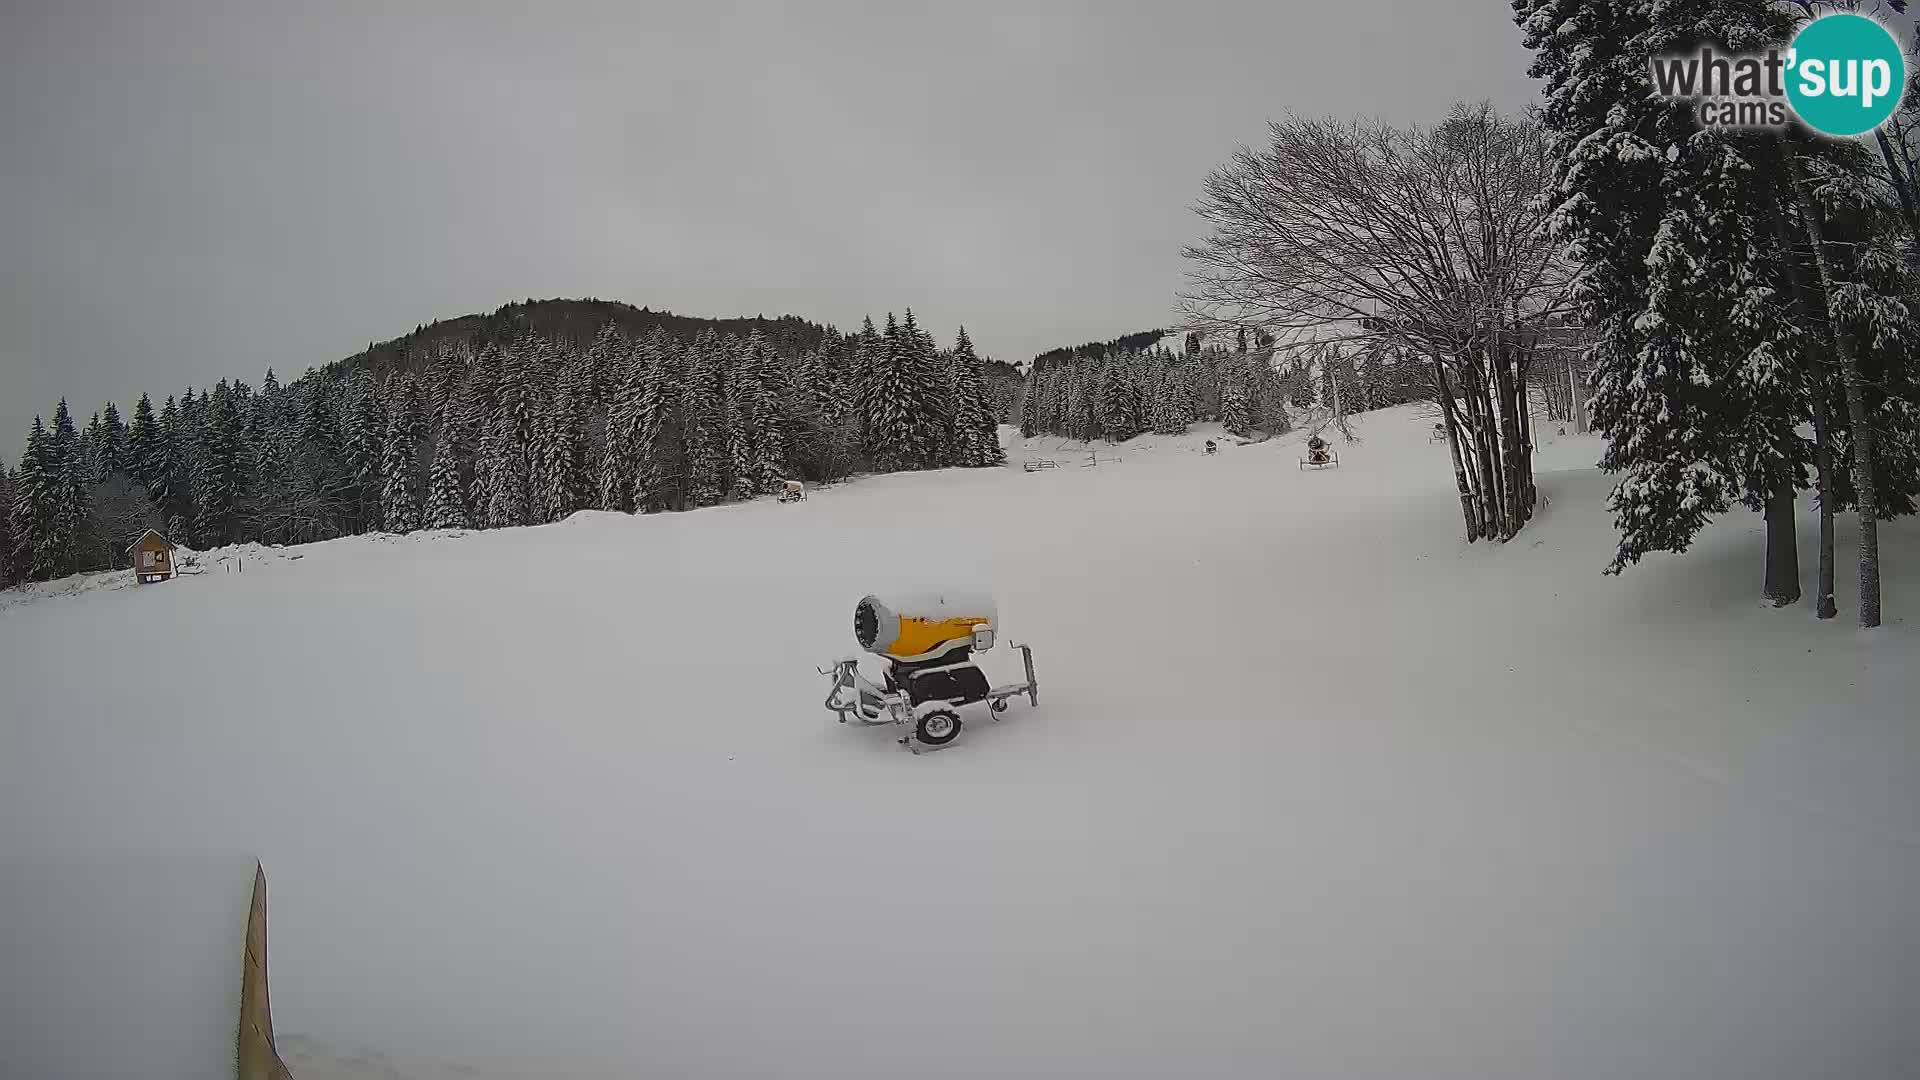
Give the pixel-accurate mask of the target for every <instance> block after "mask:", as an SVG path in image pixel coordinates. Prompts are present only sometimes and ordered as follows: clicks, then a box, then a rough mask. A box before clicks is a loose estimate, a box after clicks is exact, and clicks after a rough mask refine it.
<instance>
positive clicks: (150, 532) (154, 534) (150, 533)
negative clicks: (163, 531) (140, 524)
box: [127, 529, 180, 551]
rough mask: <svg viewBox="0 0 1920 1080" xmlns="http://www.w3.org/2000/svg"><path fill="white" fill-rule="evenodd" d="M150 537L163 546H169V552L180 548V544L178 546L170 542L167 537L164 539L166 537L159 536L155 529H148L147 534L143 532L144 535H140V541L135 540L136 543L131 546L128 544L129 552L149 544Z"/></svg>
mask: <svg viewBox="0 0 1920 1080" xmlns="http://www.w3.org/2000/svg"><path fill="white" fill-rule="evenodd" d="M149 536H151V537H153V538H154V539H156V540H158V541H160V542H161V543H163V544H165V545H167V550H168V551H172V550H173V549H175V548H177V547H179V546H180V545H179V544H176V543H174V542H173V541H171V540H169V539H167V538H166V537H164V536H161V535H160V534H159V533H158V532H156V531H155V530H153V529H148V530H147V531H146V532H143V533H141V534H140V539H138V540H135V541H134V542H133V543H131V544H128V545H127V550H128V551H132V550H133V549H134V548H137V547H139V546H140V545H141V544H144V543H146V542H147V537H149Z"/></svg>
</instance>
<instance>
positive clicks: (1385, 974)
mask: <svg viewBox="0 0 1920 1080" xmlns="http://www.w3.org/2000/svg"><path fill="white" fill-rule="evenodd" d="M1425 426H1426V425H1425V422H1424V421H1422V420H1420V419H1418V418H1417V417H1415V416H1414V415H1413V413H1412V412H1411V411H1409V410H1394V411H1390V412H1387V413H1383V414H1377V415H1375V416H1373V417H1371V418H1369V420H1368V422H1367V423H1366V424H1365V425H1364V427H1362V429H1361V434H1362V435H1363V437H1364V441H1363V442H1361V443H1359V444H1357V445H1352V446H1346V445H1339V446H1338V449H1339V450H1340V453H1341V457H1342V459H1343V461H1344V462H1345V464H1344V466H1343V467H1342V468H1340V469H1337V470H1328V471H1324V472H1308V473H1302V472H1300V471H1298V470H1297V469H1296V468H1295V460H1296V458H1297V456H1298V454H1299V452H1300V448H1299V446H1298V437H1297V436H1294V437H1288V438H1286V439H1282V440H1275V441H1272V442H1269V443H1263V444H1257V445H1249V446H1236V445H1231V444H1229V445H1227V446H1225V447H1224V449H1223V450H1222V452H1221V453H1220V454H1219V455H1218V456H1217V457H1214V458H1207V457H1204V456H1202V455H1201V454H1200V453H1199V452H1198V449H1197V448H1198V446H1199V443H1200V441H1201V434H1199V433H1196V434H1194V435H1189V436H1184V437H1181V438H1177V439H1168V438H1163V437H1154V436H1147V437H1144V438H1142V439H1139V440H1136V441H1135V442H1134V443H1133V444H1130V445H1128V446H1126V447H1119V448H1102V464H1101V465H1100V466H1099V467H1095V468H1083V467H1079V465H1078V462H1079V461H1080V460H1084V459H1085V456H1086V455H1085V450H1084V448H1079V453H1078V455H1077V456H1076V455H1075V453H1073V451H1074V450H1075V448H1074V447H1072V446H1063V444H1062V443H1061V442H1060V440H1057V439H1039V440H1034V441H1033V443H1032V445H1031V446H1028V445H1025V444H1022V443H1021V442H1020V441H1019V440H1017V439H1015V440H1013V444H1012V446H1011V456H1012V459H1013V462H1012V464H1013V467H1010V468H1008V469H1005V470H991V471H977V472H960V471H956V472H946V473H939V474H923V475H909V476H890V477H880V478H874V479H869V480H863V481H860V482H858V483H855V484H851V485H846V486H842V487H837V488H833V489H829V490H825V491H817V492H815V493H814V494H813V497H812V498H811V499H810V500H809V501H807V502H805V503H802V504H798V505H793V506H781V505H776V504H775V503H773V502H771V501H761V502H757V503H753V504H749V505H745V506H735V507H727V508H721V509H716V510H711V511H702V512H698V513H692V514H684V515H677V516H656V517H646V518H628V517H622V516H615V515H604V514H591V513H589V514H582V515H579V516H577V517H575V518H573V519H571V520H569V521H567V522H564V523H561V524H558V525H552V526H546V527H540V528H529V529H517V530H508V531H501V532H489V533H474V534H468V535H458V536H450V535H414V536H409V537H404V538H391V537H385V538H357V539H349V540H340V541H334V542H330V543H325V544H317V545H312V546H309V547H306V548H303V549H301V550H300V552H298V554H301V555H302V556H303V557H302V558H300V559H297V560H295V559H287V558H279V557H261V558H250V559H247V560H242V561H244V562H245V563H246V569H245V571H244V572H209V573H205V574H201V575H199V576H197V577H193V578H187V579H182V580H180V581H177V582H174V583H171V584H169V585H166V586H162V587H155V588H143V589H137V590H136V589H131V588H119V589H112V588H87V589H78V590H74V591H71V592H69V593H67V594H65V595H50V596H40V597H36V598H31V599H29V600H28V601H25V602H19V601H16V602H14V603H11V604H9V605H7V606H5V607H4V608H0V678H3V679H4V700H5V709H4V717H3V718H0V851H4V852H19V851H36V850H46V849H49V848H59V847H65V848H70V849H86V850H99V849H108V850H129V851H171V850H175V849H178V848H181V847H193V848H202V847H204V848H209V849H223V850H224V849H232V848H240V849H244V850H249V851H253V852H257V853H258V855H259V857H260V859H261V861H262V863H263V864H264V865H265V867H266V871H267V875H268V878H269V880H270V882H271V908H270V913H269V925H270V960H269V962H270V969H271V975H272V992H273V1014H274V1020H275V1024H276V1027H277V1028H278V1030H279V1032H280V1034H281V1050H282V1054H283V1056H284V1057H286V1058H287V1060H288V1064H289V1065H290V1066H291V1067H292V1069H293V1072H294V1075H295V1076H296V1078H297V1080H347V1078H353V1080H362V1078H393V1077H416V1078H433V1080H442V1078H450V1077H464V1078H470V1080H471V1078H487V1077H556V1078H557V1077H594V1078H602V1077H607V1078H610V1077H637V1076H650V1077H774V1076H779V1077H820V1078H833V1080H850V1078H866V1077H873V1078H881V1077H884V1078H889V1080H892V1078H900V1077H980V1076H1005V1077H1019V1076H1036V1077H1037V1076H1048V1077H1065V1076H1082V1077H1141V1078H1156V1080H1159V1078H1167V1077H1222V1078H1225V1077H1233V1078H1241V1077H1253V1076H1291V1077H1315V1078H1318V1077H1326V1078H1335V1077H1337V1078H1341V1080H1364V1078H1375V1077H1378V1078H1388V1077H1393V1078H1399V1077H1407V1078H1415V1077H1418V1078H1422V1080H1432V1078H1455V1077H1457V1078H1461V1080H1467V1078H1473V1080H1489V1078H1513V1080H1521V1078H1526V1080H1540V1078H1547V1077H1553V1078H1560V1080H1570V1078H1582V1080H1585V1078H1591V1080H1621V1078H1627V1077H1649V1078H1653V1077H1662V1078H1664V1077H1674V1078H1688V1080H1703V1078H1718V1077H1725V1078H1728V1080H1764V1078H1772V1077H1778V1078H1781V1080H1788V1078H1791V1080H1804V1078H1806V1077H1811V1076H1823V1077H1875V1078H1892V1077H1897V1076H1910V1075H1912V1071H1911V1070H1912V1069H1913V1068H1914V1067H1915V1062H1920V1023H1915V1022H1914V1021H1915V1013H1916V1008H1917V1007H1920V662H1917V661H1916V657H1920V631H1917V630H1916V627H1917V626H1920V619H1916V618H1915V615H1914V612H1916V611H1917V610H1920V572H1917V571H1920V528H1916V523H1915V522H1913V521H1903V522H1900V523H1897V524H1895V525H1893V526H1891V527H1889V528H1887V530H1886V531H1885V532H1883V534H1882V535H1883V543H1884V544H1885V545H1886V546H1887V549H1888V551H1889V555H1888V557H1887V560H1886V561H1887V565H1888V567H1889V568H1890V570H1891V572H1892V574H1893V575H1894V576H1893V577H1891V578H1890V579H1889V581H1888V583H1887V588H1886V596H1887V610H1888V612H1889V613H1890V615H1891V617H1892V620H1893V621H1891V622H1890V623H1889V625H1888V626H1886V627H1884V628H1882V629H1881V630H1879V631H1877V632H1875V633H1873V634H1871V635H1864V634H1862V633H1861V632H1860V631H1858V630H1856V629H1854V628H1853V626H1852V625H1851V620H1852V619H1853V617H1854V613H1855V608H1854V596H1853V593H1852V588H1851V584H1852V568H1851V560H1852V549H1851V543H1852V539H1851V538H1852V532H1851V529H1850V527H1849V526H1848V524H1847V523H1846V522H1844V521H1843V522H1842V525H1841V541H1842V545H1841V546H1842V550H1841V552H1840V564H1841V567H1842V573H1841V575H1840V577H1841V581H1840V605H1841V618H1840V619H1839V620H1836V621H1835V622H1833V623H1829V624H1821V623H1818V622H1816V621H1815V620H1814V619H1813V617H1812V614H1811V611H1812V608H1811V600H1810V599H1809V600H1808V602H1806V603H1805V604H1803V605H1802V606H1801V607H1798V608H1794V609H1789V610H1786V611H1774V610H1771V609H1768V608H1765V607H1763V606H1762V604H1761V603H1760V601H1759V599H1758V595H1759V591H1760V584H1761V561H1760V557H1759V552H1760V548H1761V544H1762V535H1761V532H1760V522H1759V519H1758V517H1757V516H1756V515H1751V514H1746V513H1740V514H1735V515H1732V516H1730V517H1728V518H1727V519H1725V520H1724V521H1722V522H1721V523H1719V524H1716V525H1715V526H1713V527H1711V528H1709V529H1708V530H1707V532H1706V533H1705V534H1704V535H1703V537H1702V539H1701V542H1700V543H1699V545H1698V546H1697V548H1696V550H1695V551H1694V552H1692V553H1690V554H1688V555H1686V556H1684V557H1680V558H1675V557H1667V556H1660V557H1655V558H1653V559H1651V560H1649V562H1648V564H1647V565H1644V566H1642V567H1639V568H1636V569H1634V570H1632V571H1630V572H1629V573H1628V574H1627V575H1626V576H1624V577H1622V578H1617V579H1615V578H1605V577H1602V576H1601V574H1600V570H1601V568H1602V567H1603V566H1604V565H1605V564H1606V562H1607V560H1608V557H1609V555H1610V553H1611V549H1612V543H1613V536H1612V532H1611V529H1610V526H1609V523H1608V518H1607V514H1606V511H1605V510H1604V508H1603V505H1602V500H1603V498H1604V495H1605V492H1606V489H1607V486H1608V481H1607V479H1606V478H1605V477H1603V476H1601V475H1600V474H1598V473H1597V472H1595V471H1593V470H1592V469H1591V468H1587V467H1586V466H1587V464H1588V463H1590V462H1592V461H1593V460H1594V459H1595V458H1597V456H1598V453H1599V444H1598V443H1597V442H1596V441H1594V440H1591V439H1584V438H1558V439H1555V440H1553V441H1552V442H1551V443H1550V444H1549V445H1547V446H1546V447H1544V448H1543V449H1542V451H1541V455H1540V467H1541V470H1542V474H1541V478H1540V486H1541V489H1542V491H1543V493H1544V494H1545V495H1546V497H1547V498H1548V499H1549V500H1550V501H1551V502H1550V505H1548V506H1546V507H1544V508H1543V509H1542V511H1541V513H1540V515H1539V517H1538V519H1537V520H1536V521H1535V523H1534V524H1532V525H1531V526H1529V527H1528V528H1527V530H1526V531H1525V532H1524V534H1523V535H1522V537H1521V538H1520V539H1519V540H1517V541H1516V542H1515V543H1513V544H1512V545H1509V546H1507V547H1504V548H1502V547H1496V546H1489V545H1479V546H1474V547H1471V548H1470V547H1468V546H1467V545H1465V544H1464V543H1462V542H1461V540H1460V538H1459V536H1460V523H1459V510H1458V500H1457V497H1456V496H1455V495H1454V494H1453V492H1452V476H1451V473H1450V470H1449V468H1448V467H1447V466H1446V465H1445V463H1444V459H1445V456H1446V449H1445V447H1444V446H1441V445H1429V444H1428V443H1427V441H1426V432H1425ZM1028 457H1053V458H1056V459H1057V460H1059V461H1060V462H1061V465H1062V467H1061V468H1060V469H1058V470H1053V471H1046V472H1037V473H1031V474H1029V473H1024V472H1022V471H1021V470H1020V469H1019V468H1018V464H1019V462H1020V461H1021V460H1022V459H1023V458H1028ZM1803 510H1807V508H1806V507H1805V505H1804V502H1803ZM1806 526H1807V528H1806V532H1805V536H1804V539H1803V545H1804V546H1803V563H1804V565H1805V567H1806V582H1805V584H1806V586H1807V589H1808V591H1809V595H1810V594H1811V589H1812V585H1813V581H1812V567H1813V550H1814V549H1813V519H1812V517H1811V514H1810V512H1809V513H1808V517H1807V520H1806ZM209 565H218V564H217V562H210V563H209ZM942 581H950V582H959V583H974V582H983V583H987V584H989V585H991V586H992V587H993V588H994V589H995V591H996V592H997V594H998V596H999V601H1000V611H1001V617H1002V623H1003V628H1004V633H1005V635H1006V636H1007V637H1010V638H1011V639H1013V640H1015V641H1023V642H1029V643H1031V644H1032V645H1033V647H1034V657H1035V662H1036V666H1037V668H1038V672H1039V678H1040V685H1041V694H1040V706H1039V708H1038V709H1029V708H1028V707H1027V706H1026V704H1025V703H1024V702H1021V703H1017V704H1015V705H1014V706H1013V708H1012V709H1011V710H1010V711H1009V712H1008V713H1007V719H1006V720H1004V721H1003V722H1001V723H998V724H994V723H991V722H988V721H987V720H986V717H985V715H984V713H982V714H981V715H980V716H979V717H977V718H973V719H972V720H971V721H970V722H969V724H968V726H967V728H966V730H965V731H964V733H963V734H962V735H961V736H960V740H959V743H958V744H957V746H956V747H955V748H954V749H951V750H948V751H945V752H942V753H936V754H928V755H923V756H920V757H915V756H912V755H909V754H907V753H906V752H904V751H903V750H901V749H900V748H899V747H898V746H896V745H895V744H894V743H893V742H892V741H891V734H890V732H889V731H887V730H883V729H872V730H862V729H850V728H847V727H842V726H840V725H838V724H836V723H835V722H834V721H833V717H832V716H831V714H829V713H827V712H826V711H825V710H823V709H822V708H821V707H820V701H821V698H822V697H823V696H824V694H825V691H826V681H825V680H824V679H822V678H821V677H820V676H819V675H818V674H817V673H816V671H815V668H816V667H817V666H821V665H825V664H827V663H828V662H829V661H830V660H832V659H833V658H835V657H836V656H839V655H843V654H846V653H849V652H851V651H853V642H852V638H851V632H850V621H851V616H852V611H853V606H854V604H855V602H856V601H857V600H858V599H859V598H860V597H861V596H862V595H863V594H865V593H868V592H872V591H876V590H879V589H883V588H886V587H888V586H892V585H896V584H916V583H920V582H942ZM985 663H986V666H987V667H988V669H989V673H990V674H992V675H993V676H994V677H995V678H996V681H998V680H1002V679H1006V678H1010V677H1012V676H1013V675H1014V674H1015V671H1016V669H1017V663H1018V658H1017V654H1015V653H1013V652H1012V651H1011V650H1007V649H1005V648H1000V649H996V650H994V651H993V652H992V653H990V654H988V655H987V656H986V658H985ZM6 978H7V976H6V975H5V974H4V973H0V980H4V979H6Z"/></svg>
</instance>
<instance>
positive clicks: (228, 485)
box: [192, 379, 242, 548]
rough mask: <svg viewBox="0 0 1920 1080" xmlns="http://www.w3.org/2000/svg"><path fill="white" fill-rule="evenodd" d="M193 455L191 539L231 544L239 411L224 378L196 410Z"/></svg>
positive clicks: (237, 500) (205, 544)
mask: <svg viewBox="0 0 1920 1080" xmlns="http://www.w3.org/2000/svg"><path fill="white" fill-rule="evenodd" d="M195 442H196V445H197V447H198V453H196V454H195V455H194V458H193V475H192V484H193V504H194V517H193V542H194V543H195V544H196V545H198V546H199V547H202V548H212V547H219V546H221V545H223V544H231V543H233V542H234V541H235V540H236V539H237V538H238V537H237V526H238V524H239V511H240V507H241V502H242V492H241V487H240V482H241V478H242V477H241V458H240V453H241V446H240V412H239V408H238V406H237V404H236V402H235V399H234V393H233V388H232V387H231V386H229V385H228V384H227V381H226V380H225V379H222V380H220V382H219V383H218V384H217V385H215V386H214V388H213V391H212V393H210V394H209V395H208V396H207V400H206V402H205V404H204V406H203V407H202V409H201V411H200V430H199V434H198V437H197V438H196V440H195Z"/></svg>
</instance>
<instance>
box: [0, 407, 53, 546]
mask: <svg viewBox="0 0 1920 1080" xmlns="http://www.w3.org/2000/svg"><path fill="white" fill-rule="evenodd" d="M59 486H60V483H59V466H58V463H57V462H56V461H55V459H54V452H53V440H52V437H51V436H50V435H48V434H47V426H46V424H45V423H44V422H43V421H42V420H41V419H40V418H39V417H38V416H36V417H34V418H33V426H32V427H31V428H29V429H28V431H27V447H26V450H25V452H24V453H22V454H21V455H20V470H19V472H17V473H15V474H14V477H13V502H12V505H10V506H9V507H8V508H7V511H8V515H9V519H8V523H9V526H10V527H9V529H8V531H9V532H10V533H11V534H12V538H13V549H12V551H11V552H10V554H11V556H12V561H13V574H14V577H15V578H17V579H18V580H21V581H46V580H48V579H49V578H52V577H54V576H55V575H56V569H57V558H58V555H57V552H56V547H57V545H58V539H57V537H56V535H55V528H54V516H55V513H56V510H55V508H56V506H57V504H58V502H59V499H60V491H59Z"/></svg>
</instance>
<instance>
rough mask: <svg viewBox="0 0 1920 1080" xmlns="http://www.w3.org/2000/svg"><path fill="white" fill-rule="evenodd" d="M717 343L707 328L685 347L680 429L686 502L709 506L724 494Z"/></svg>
mask: <svg viewBox="0 0 1920 1080" xmlns="http://www.w3.org/2000/svg"><path fill="white" fill-rule="evenodd" d="M720 349H721V343H720V341H719V339H718V337H717V335H715V334H713V333H712V332H711V331H708V332H706V333H703V334H702V335H701V336H700V337H699V338H697V339H696V340H695V341H694V344H693V346H692V347H691V348H690V349H688V350H687V363H686V385H685V387H684V389H683V391H682V393H681V395H680V428H681V432H682V438H683V439H684V440H685V444H686V492H687V501H688V503H690V504H691V505H693V506H696V507H701V506H713V505H715V504H717V503H719V502H720V501H721V500H722V499H723V498H724V497H725V496H726V487H725V484H726V453H727V437H728V432H727V429H726V418H725V413H724V411H723V407H722V406H723V403H722V400H721V389H722V388H721V385H720V377H719V365H720V364H721V363H722V362H723V360H722V356H721V354H720Z"/></svg>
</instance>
